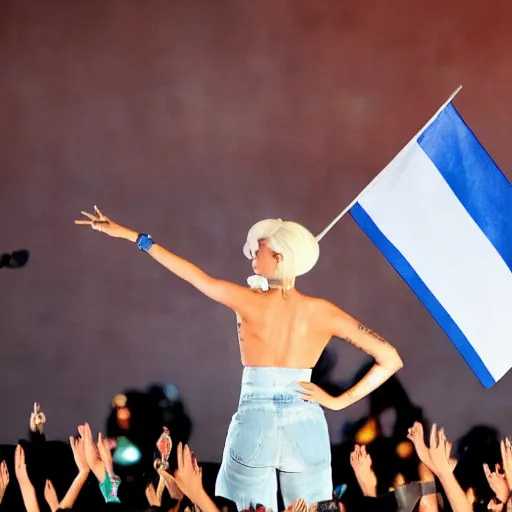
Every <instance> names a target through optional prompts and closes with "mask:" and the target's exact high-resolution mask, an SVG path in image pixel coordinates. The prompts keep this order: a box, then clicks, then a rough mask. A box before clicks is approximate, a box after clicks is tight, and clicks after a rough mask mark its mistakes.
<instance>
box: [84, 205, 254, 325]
mask: <svg viewBox="0 0 512 512" xmlns="http://www.w3.org/2000/svg"><path fill="white" fill-rule="evenodd" d="M94 208H95V210H96V215H91V214H89V213H86V212H82V214H83V215H84V216H86V217H87V219H88V220H79V221H75V224H81V225H87V226H91V227H92V228H93V229H95V230H96V231H101V232H102V233H105V234H107V235H109V236H112V237H114V238H123V239H125V240H128V241H130V242H136V241H137V239H138V237H139V233H137V232H136V231H133V230H132V229H129V228H126V227H124V226H121V225H120V224H117V223H116V222H114V221H112V220H111V219H109V218H107V217H105V215H103V214H102V213H101V212H100V210H98V208H96V207H94ZM148 245H150V244H148ZM146 252H147V253H148V254H149V255H150V256H151V257H152V258H153V259H154V260H156V261H157V262H158V263H160V265H162V266H164V267H165V268H166V269H167V270H169V271H171V272H172V273H173V274H175V275H176V276H178V277H179V278H181V279H183V280H184V281H187V282H188V283H190V284H191V285H192V286H194V287H195V288H197V289H198V290H199V291H200V292H202V293H203V294H204V295H206V296H207V297H209V298H210V299H212V300H214V301H216V302H220V303H221V304H224V305H225V306H228V307H229V308H231V309H233V310H234V311H236V312H237V313H240V314H241V315H242V316H247V315H250V314H251V313H252V311H253V310H254V309H255V305H256V302H257V301H258V300H259V299H258V295H257V294H256V293H254V292H252V291H251V290H250V289H249V288H245V287H243V286H239V285H237V284H235V283H231V282H229V281H224V280H221V279H215V278H213V277H211V276H209V275H208V274H206V273H205V272H203V271H202V270H201V269H200V268H199V267H197V266H196V265H194V264H193V263H191V262H190V261H187V260H185V259H184V258H181V257H180V256H177V255H176V254H174V253H172V252H171V251H169V250H167V249H165V248H164V247H162V246H161V245H158V244H156V243H153V244H152V245H151V246H150V247H149V249H147V251H146Z"/></svg>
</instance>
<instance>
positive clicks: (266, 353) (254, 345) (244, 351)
mask: <svg viewBox="0 0 512 512" xmlns="http://www.w3.org/2000/svg"><path fill="white" fill-rule="evenodd" d="M260 298H261V301H260V304H259V306H258V312H257V314H256V315H254V317H253V318H252V319H251V320H246V319H241V318H240V317H239V316H238V315H237V322H238V339H239V343H240V352H241V356H242V364H243V365H244V366H266V367H282V368H312V367H313V366H314V365H315V364H316V362H317V361H318V359H319V357H320V355H321V353H322V351H323V349H324V348H325V346H326V345H327V343H328V342H329V340H330V338H331V334H330V333H328V332H327V330H326V329H325V322H324V321H323V318H324V317H325V310H326V307H325V301H323V300H321V299H317V298H313V297H308V296H307V295H302V294H301V293H299V292H297V291H296V290H295V289H294V290H292V291H290V292H289V293H288V294H287V297H286V298H285V297H283V295H282V294H281V292H280V291H278V290H271V291H268V292H265V293H262V294H261V295H260Z"/></svg>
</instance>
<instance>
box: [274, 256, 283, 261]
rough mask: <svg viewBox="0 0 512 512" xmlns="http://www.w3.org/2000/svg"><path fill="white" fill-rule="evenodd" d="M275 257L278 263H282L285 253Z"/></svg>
mask: <svg viewBox="0 0 512 512" xmlns="http://www.w3.org/2000/svg"><path fill="white" fill-rule="evenodd" d="M275 258H276V260H277V262H278V263H281V261H283V255H282V254H276V255H275Z"/></svg>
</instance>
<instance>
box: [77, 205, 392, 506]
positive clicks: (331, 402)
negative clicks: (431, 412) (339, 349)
mask: <svg viewBox="0 0 512 512" xmlns="http://www.w3.org/2000/svg"><path fill="white" fill-rule="evenodd" d="M95 209H96V215H91V214H89V213H85V212H82V213H83V214H84V215H85V216H86V217H87V218H88V220H85V221H84V220H82V221H76V222H77V223H79V224H85V225H90V226H91V227H92V228H93V229H95V230H97V231H101V232H103V233H105V234H107V235H110V236H113V237H116V238H124V239H126V240H129V241H131V242H135V243H136V244H137V246H138V248H139V249H141V250H143V251H145V252H147V253H148V254H149V255H150V256H151V257H152V258H153V259H155V260H156V261H157V262H158V263H160V264H161V265H163V266H164V267H166V268H167V269H168V270H170V271H171V272H173V273H174V274H176V275H177V276H178V277H180V278H182V279H184V280H185V281H187V282H189V283H190V284H191V285H192V286H194V287H195V288H197V289H198V290H199V291H200V292H202V293H204V294H205V295H206V296H208V297H210V298H211V299H213V300H215V301H217V302H220V303H222V304H224V305H226V306H228V307H229V308H231V309H232V310H234V311H235V313H236V316H237V321H238V335H239V343H240V351H241V357H242V364H243V365H244V372H243V378H242V390H241V394H240V403H239V409H238V411H237V413H236V414H235V415H234V416H233V419H232V422H231V425H230V427H229V431H228V435H227V439H226V445H225V448H224V455H223V460H222V466H221V469H220V472H219V476H218V479H217V485H216V494H217V495H218V496H223V497H225V498H228V499H230V500H232V501H234V502H235V503H236V504H237V506H238V509H239V510H243V509H246V508H248V507H249V505H251V504H252V505H256V504H262V505H264V506H265V507H266V508H270V509H272V510H277V477H278V478H279V483H280V487H281V493H282V497H283V501H284V504H285V506H286V507H287V506H288V505H289V504H290V503H292V502H293V501H295V500H296V499H298V498H304V499H305V500H306V501H307V502H308V503H314V502H318V501H323V500H328V499H331V498H332V477H331V457H330V443H329V434H328V430H327V423H326V421H325V417H324V413H323V411H322V409H321V407H320V406H321V405H322V406H324V407H327V408H329V409H333V410H341V409H344V408H345V407H348V406H349V405H352V404H353V403H355V402H357V401H358V400H360V399H361V398H363V397H364V396H366V395H367V394H368V393H371V392H372V391H373V390H374V389H376V388H377V387H378V386H380V385H381V384H382V383H383V382H385V381H386V380H387V379H389V377H391V376H392V375H393V374H394V373H395V372H396V371H397V370H399V369H400V368H401V367H402V361H401V359H400V357H399V355H398V353H397V352H396V350H395V349H394V348H393V347H392V346H391V345H390V344H389V343H387V342H386V341H385V340H384V339H383V338H382V337H380V336H379V335H378V334H376V333H374V332H373V331H372V330H371V329H368V328H367V327H365V326H364V325H362V324H361V323H359V322H358V321H357V320H355V319H354V318H352V317H351V316H349V315H348V314H347V313H345V312H344V311H342V310H341V309H339V308H338V307H337V306H335V305H333V304H331V303H330V302H328V301H325V300H322V299H318V298H314V297H309V296H307V295H303V294H302V293H300V292H299V291H298V290H297V289H296V288H295V279H296V277H298V276H301V275H303V274H305V273H307V272H309V271H310V270H311V269H312V268H313V266H314V265H315V264H316V262H317V260H318V256H319V247H318V242H317V241H316V239H315V237H314V236H313V235H312V234H311V233H310V232H309V231H308V230H307V229H306V228H304V227H303V226H301V225H299V224H297V223H294V222H288V221H287V222H284V221H282V220H280V219H267V220H263V221H261V222H258V223H257V224H255V225H254V226H253V227H252V228H251V229H250V230H249V233H248V236H247V243H246V244H245V247H244V253H245V255H246V256H247V257H248V258H250V259H252V266H253V269H254V272H255V274H256V276H257V277H256V278H254V277H253V278H249V282H250V283H254V282H256V284H259V285H261V286H260V288H262V289H263V290H264V291H263V292H262V290H255V289H249V288H246V287H243V286H239V285H237V284H234V283H231V282H229V281H223V280H220V279H215V278H213V277H211V276H209V275H207V274H205V273H204V272H203V271H202V270H201V269H199V268H198V267H196V266H195V265H193V264H192V263H190V262H189V261H186V260H184V259H182V258H180V257H179V256H176V255H175V254H173V253H171V252H170V251H168V250H166V249H164V248H163V247H162V246H160V245H158V244H156V243H154V242H153V240H152V239H151V237H150V236H149V235H147V234H139V233H137V232H136V231H133V230H131V229H128V228H125V227H123V226H121V225H119V224H116V223H115V222H113V221H111V220H110V219H108V218H107V217H105V216H104V215H103V214H102V213H101V212H100V211H99V210H98V209H97V208H95ZM333 336H336V337H338V338H341V339H345V340H347V341H348V342H350V343H352V344H354V345H356V346H357V347H358V348H360V349H362V350H364V351H365V352H367V353H368V354H370V355H371V356H372V357H373V358H374V359H375V365H374V366H373V367H372V368H371V370H370V371H369V372H368V373H367V374H366V375H365V376H364V377H363V378H362V379H361V380H360V381H359V382H358V383H357V384H356V385H355V386H354V387H353V388H351V389H349V390H348V391H347V392H345V393H343V394H341V395H340V396H330V395H329V394H328V393H326V392H325V391H323V390H322V389H321V388H319V387H318V386H316V385H315V384H312V383H311V382H310V378H311V369H312V368H313V366H314V365H315V363H316V362H317V360H318V358H319V357H320V354H321V353H322V351H323V349H324V348H325V346H326V345H327V343H328V342H329V340H330V339H331V338H332V337H333ZM276 471H277V474H276Z"/></svg>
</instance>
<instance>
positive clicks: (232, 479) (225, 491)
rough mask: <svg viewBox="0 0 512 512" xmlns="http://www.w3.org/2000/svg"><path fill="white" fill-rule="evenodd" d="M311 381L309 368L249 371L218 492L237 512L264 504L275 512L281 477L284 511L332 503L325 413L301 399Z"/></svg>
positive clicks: (232, 428) (223, 461) (243, 380)
mask: <svg viewBox="0 0 512 512" xmlns="http://www.w3.org/2000/svg"><path fill="white" fill-rule="evenodd" d="M310 379H311V370H310V369H295V368H254V367H246V368H244V372H243V377H242V390H241V393H240V402H239V405H238V411H237V413H236V414H235V415H234V416H233V419H232V420H231V425H230V426H229V430H228V435H227V438H226V444H225V447H224V454H223V458H222V465H221V468H220V472H219V475H218V477H217V484H216V487H215V494H216V495H217V496H223V497H224V498H227V499H230V500H232V501H234V502H235V503H236V504H237V506H238V510H244V509H247V508H248V507H249V506H250V505H253V506H256V505H257V504H261V505H264V506H265V507H266V508H270V509H272V510H273V511H275V512H276V511H277V510H278V508H277V481H278V478H279V484H280V487H281V495H282V497H283V501H284V505H285V507H287V506H288V505H289V504H290V503H292V502H293V501H295V500H296V499H298V498H304V499H305V500H306V502H308V503H315V502H317V501H322V500H329V499H332V492H333V487H332V472H331V450H330V443H329V432H328V429H327V422H326V421H325V416H324V412H323V410H322V408H321V407H320V406H319V405H318V404H317V403H313V402H308V401H305V400H303V399H302V398H300V396H299V393H300V390H301V388H300V386H299V385H298V382H299V381H309V380H310Z"/></svg>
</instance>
